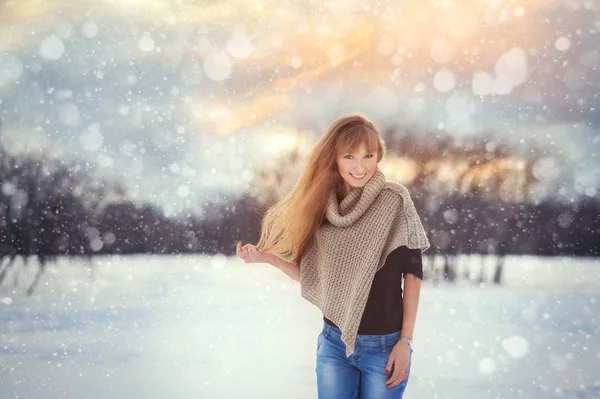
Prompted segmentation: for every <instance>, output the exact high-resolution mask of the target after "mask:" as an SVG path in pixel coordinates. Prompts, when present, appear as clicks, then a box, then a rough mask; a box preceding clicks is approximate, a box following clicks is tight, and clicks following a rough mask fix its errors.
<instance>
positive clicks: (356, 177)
mask: <svg viewBox="0 0 600 399" xmlns="http://www.w3.org/2000/svg"><path fill="white" fill-rule="evenodd" d="M350 175H351V176H352V177H354V178H355V179H356V180H360V179H362V178H363V177H365V176H366V175H367V174H366V173H363V174H362V175H354V174H352V173H350Z"/></svg>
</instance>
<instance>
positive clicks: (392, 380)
mask: <svg viewBox="0 0 600 399" xmlns="http://www.w3.org/2000/svg"><path fill="white" fill-rule="evenodd" d="M401 373H402V371H401V370H399V369H396V368H395V369H394V373H393V374H392V377H391V378H390V379H389V380H387V384H388V385H389V388H393V387H395V386H396V385H398V382H400V377H401Z"/></svg>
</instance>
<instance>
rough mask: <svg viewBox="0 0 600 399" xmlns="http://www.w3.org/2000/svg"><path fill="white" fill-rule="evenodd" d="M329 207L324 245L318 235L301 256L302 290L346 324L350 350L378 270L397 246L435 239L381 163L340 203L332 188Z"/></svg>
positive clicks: (425, 245) (421, 246) (343, 327)
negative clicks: (382, 168)
mask: <svg viewBox="0 0 600 399" xmlns="http://www.w3.org/2000/svg"><path fill="white" fill-rule="evenodd" d="M325 212H326V213H325V220H324V221H323V224H322V225H321V227H320V229H319V230H318V232H317V234H318V236H319V239H320V248H317V245H315V243H314V240H313V243H312V244H311V245H310V246H309V247H308V248H307V250H306V252H305V253H304V255H303V256H302V259H301V261H300V287H301V295H302V297H303V298H305V299H306V300H308V301H309V302H310V303H312V304H313V305H315V306H316V307H318V308H319V309H320V310H321V312H323V315H324V316H325V317H327V318H328V319H330V320H331V321H333V322H334V323H335V324H336V325H337V326H338V327H339V328H340V329H341V331H342V337H341V338H342V341H343V342H344V343H345V344H346V356H350V355H352V354H353V353H354V344H355V342H356V336H357V333H358V327H359V324H360V321H361V318H362V314H363V311H364V309H365V306H366V303H367V299H368V297H369V291H370V289H371V284H372V282H373V278H374V276H375V273H376V272H377V271H378V270H379V269H380V268H381V267H382V266H383V264H384V263H385V259H386V257H387V256H388V254H389V253H390V252H392V251H393V250H394V249H395V248H397V247H399V246H402V245H406V246H407V247H409V248H412V249H417V248H418V249H420V250H421V251H422V252H424V251H425V250H427V249H428V248H429V240H428V239H427V235H426V234H425V230H424V229H423V225H422V224H421V220H420V219H419V216H418V214H417V211H416V209H415V205H414V204H413V202H412V199H411V198H410V194H409V192H408V190H407V189H406V187H405V186H403V185H402V184H399V183H395V182H391V181H386V180H385V176H384V175H383V173H382V172H381V171H380V170H379V169H377V170H376V171H375V174H374V175H373V176H372V177H371V179H370V180H369V181H368V182H367V184H365V186H364V187H362V188H354V189H353V190H352V191H350V193H349V194H348V195H347V196H346V197H345V198H344V199H343V200H342V201H341V203H340V204H339V205H338V201H337V197H336V194H335V191H332V192H331V193H330V196H329V203H328V205H327V209H326V211H325ZM398 284H400V281H398Z"/></svg>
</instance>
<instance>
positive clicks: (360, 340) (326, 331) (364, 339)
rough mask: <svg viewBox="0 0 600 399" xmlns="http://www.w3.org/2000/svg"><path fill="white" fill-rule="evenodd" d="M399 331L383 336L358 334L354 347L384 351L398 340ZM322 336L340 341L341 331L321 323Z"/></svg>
mask: <svg viewBox="0 0 600 399" xmlns="http://www.w3.org/2000/svg"><path fill="white" fill-rule="evenodd" d="M400 333H401V332H400V331H396V332H393V333H391V334H384V335H366V334H358V335H357V336H356V345H361V346H373V347H377V346H380V347H381V349H382V350H384V351H385V350H386V349H387V348H388V347H389V346H390V345H395V344H396V342H398V340H399V339H400ZM323 335H324V336H325V338H334V339H337V340H340V341H341V338H342V330H340V329H339V328H337V327H334V326H331V325H329V324H327V323H325V322H323Z"/></svg>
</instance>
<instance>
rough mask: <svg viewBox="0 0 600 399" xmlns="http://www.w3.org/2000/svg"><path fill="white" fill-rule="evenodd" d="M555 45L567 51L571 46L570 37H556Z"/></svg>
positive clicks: (558, 48) (559, 49)
mask: <svg viewBox="0 0 600 399" xmlns="http://www.w3.org/2000/svg"><path fill="white" fill-rule="evenodd" d="M554 45H555V47H556V49H557V50H558V51H567V50H568V49H569V47H571V41H570V40H569V39H568V38H566V37H564V36H561V37H559V38H558V39H556V43H555V44H554Z"/></svg>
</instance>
